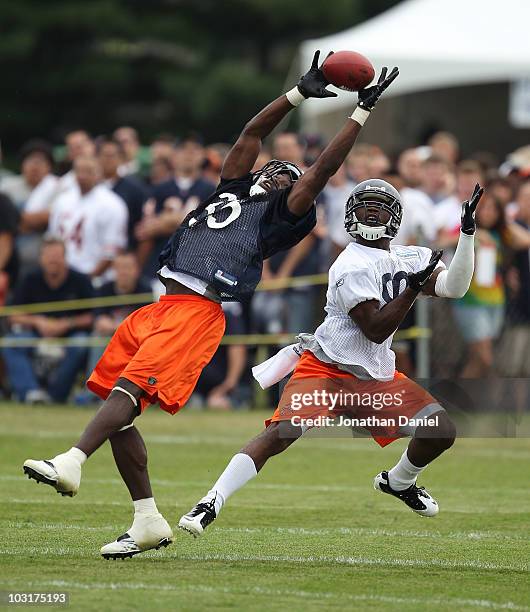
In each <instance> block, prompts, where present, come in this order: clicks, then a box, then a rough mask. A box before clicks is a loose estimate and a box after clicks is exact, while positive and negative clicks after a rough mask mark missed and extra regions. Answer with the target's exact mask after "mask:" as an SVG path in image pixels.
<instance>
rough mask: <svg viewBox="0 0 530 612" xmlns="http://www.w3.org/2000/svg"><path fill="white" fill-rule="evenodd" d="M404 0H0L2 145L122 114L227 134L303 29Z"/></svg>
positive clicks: (147, 128) (257, 100) (266, 89)
mask: <svg viewBox="0 0 530 612" xmlns="http://www.w3.org/2000/svg"><path fill="white" fill-rule="evenodd" d="M397 1H398V0H334V1H333V2H332V3H330V2H323V1H316V2H309V1H308V0H303V1H302V0H226V1H219V0H217V1H214V0H195V1H194V2H193V1H189V0H150V1H147V0H90V1H88V2H87V1H86V0H84V1H80V0H48V1H47V2H42V0H15V1H11V0H1V2H0V4H1V11H2V26H1V27H2V35H1V36H0V68H1V73H2V84H3V87H2V96H1V97H0V135H1V137H2V141H3V147H4V150H7V151H8V152H10V153H11V154H12V153H13V151H15V150H16V149H17V148H18V147H19V146H20V145H21V144H22V142H24V141H25V140H26V139H28V138H30V137H33V136H42V137H47V138H51V139H52V140H54V141H60V140H61V139H62V136H63V134H64V132H65V131H66V130H67V129H70V128H73V127H84V128H86V129H88V130H90V131H91V132H93V133H95V134H98V133H104V132H108V131H110V130H112V129H113V128H114V127H116V126H117V125H119V124H124V123H127V124H133V125H135V126H137V127H138V128H139V129H140V132H141V134H142V135H143V136H144V137H145V138H148V137H151V136H153V135H154V134H156V133H157V132H160V131H171V132H173V133H175V134H182V133H184V132H186V131H189V130H192V129H193V130H199V131H201V132H203V133H204V134H205V136H206V137H207V138H208V140H210V141H214V140H227V139H231V138H232V137H233V135H234V134H235V133H236V132H237V131H238V130H239V129H240V127H241V125H242V123H243V122H244V121H245V120H246V119H248V117H249V116H251V115H252V114H253V113H254V112H255V111H256V109H257V108H258V107H259V106H260V105H262V104H264V103H265V102H266V101H267V100H269V99H271V98H273V97H274V96H276V95H278V93H279V91H280V90H281V87H282V86H283V80H284V78H285V74H286V72H287V70H288V68H289V66H290V65H291V62H292V60H293V57H294V56H295V53H296V50H297V47H298V44H299V43H300V42H301V41H302V40H304V39H306V38H308V37H318V36H323V35H326V34H329V33H333V32H336V31H340V30H343V29H346V28H349V27H351V26H352V25H355V24H356V23H358V22H359V21H361V20H363V19H366V18H369V17H371V16H372V15H374V14H377V13H378V12H380V11H382V10H385V9H387V8H389V7H390V6H392V5H394V4H396V2H397Z"/></svg>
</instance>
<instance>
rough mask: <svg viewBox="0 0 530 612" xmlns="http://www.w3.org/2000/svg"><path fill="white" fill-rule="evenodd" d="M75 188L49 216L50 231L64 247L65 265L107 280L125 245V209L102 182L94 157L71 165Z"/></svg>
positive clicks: (78, 159)
mask: <svg viewBox="0 0 530 612" xmlns="http://www.w3.org/2000/svg"><path fill="white" fill-rule="evenodd" d="M74 173H75V179H76V183H77V186H78V188H77V189H70V190H68V191H66V192H65V193H63V194H61V195H60V196H59V198H58V199H57V201H56V203H55V205H54V207H53V210H52V214H51V217H50V226H49V229H50V232H51V233H53V234H55V235H57V236H59V237H60V238H61V239H62V240H63V241H64V244H65V247H66V259H67V262H68V265H69V266H70V267H71V268H73V269H74V270H76V271H78V272H82V273H84V274H88V275H90V276H91V277H92V278H93V279H98V280H99V279H100V277H101V279H103V280H107V279H109V278H110V274H111V270H109V268H110V266H111V264H112V260H113V259H114V257H115V255H116V254H117V253H118V252H119V251H120V250H121V249H124V248H125V246H126V244H127V207H126V205H125V204H124V202H123V200H122V199H121V198H120V197H119V196H117V195H116V194H115V193H113V192H112V191H111V190H110V189H109V188H108V187H107V186H106V185H102V184H99V183H100V180H101V173H100V167H99V164H98V162H97V159H96V158H95V157H78V158H77V159H76V160H75V162H74Z"/></svg>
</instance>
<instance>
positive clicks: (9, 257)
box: [0, 193, 20, 304]
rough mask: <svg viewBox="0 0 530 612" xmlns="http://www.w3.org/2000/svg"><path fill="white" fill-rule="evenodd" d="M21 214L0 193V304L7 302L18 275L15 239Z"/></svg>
mask: <svg viewBox="0 0 530 612" xmlns="http://www.w3.org/2000/svg"><path fill="white" fill-rule="evenodd" d="M19 218H20V213H19V212H18V210H17V209H16V208H15V206H14V205H13V203H12V202H11V200H10V199H9V198H8V197H7V196H6V195H5V194H3V193H0V304H3V303H4V302H5V300H6V296H7V292H8V291H9V288H10V287H13V286H14V285H15V283H16V280H17V275H18V254H17V248H16V243H15V238H16V235H17V231H18V222H19Z"/></svg>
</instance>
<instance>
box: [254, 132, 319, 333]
mask: <svg viewBox="0 0 530 612" xmlns="http://www.w3.org/2000/svg"><path fill="white" fill-rule="evenodd" d="M272 157H273V159H280V160H284V161H290V162H293V163H295V164H296V165H297V166H298V167H299V168H301V169H302V170H305V165H304V147H303V144H302V141H301V140H300V138H299V137H298V135H297V134H296V133H294V132H283V133H280V134H277V135H276V136H275V137H274V139H273V143H272ZM321 202H322V200H321V198H318V199H317V204H320V203H321ZM317 215H319V213H317ZM318 234H319V227H318V224H317V228H315V229H314V230H313V231H312V232H311V233H310V234H309V235H308V236H306V237H305V238H304V239H303V240H302V241H301V242H299V243H298V244H297V245H296V246H294V247H293V248H291V249H289V250H288V251H280V252H279V253H276V254H275V255H273V256H272V257H271V258H270V259H268V260H266V261H265V262H264V266H263V278H264V279H265V280H266V279H277V280H286V281H288V280H290V279H291V278H293V277H297V276H306V275H311V274H316V273H317V272H319V271H320V268H319V266H320V263H321V261H320V244H321V243H320V239H319V235H318ZM316 292H317V289H316V288H315V287H314V286H306V287H296V288H290V289H286V290H285V291H283V292H280V293H277V294H276V296H275V298H271V302H270V303H268V304H267V307H266V309H265V312H264V313H262V315H264V317H265V319H269V320H268V322H267V323H266V327H267V328H268V329H271V328H272V329H273V328H274V327H275V326H276V325H277V323H276V320H277V315H278V311H279V312H281V320H282V324H281V327H282V329H280V330H277V331H287V332H289V333H291V332H292V333H296V332H301V331H305V330H307V329H312V328H313V322H314V321H313V320H314V316H315V312H314V298H315V296H316ZM267 297H270V296H267ZM263 299H265V298H263V297H262V296H259V297H256V300H257V301H256V305H254V304H253V309H254V312H256V308H260V302H261V300H263ZM274 299H276V304H277V306H278V309H275V308H274V307H273V303H272V302H273V300H274ZM269 306H270V308H269Z"/></svg>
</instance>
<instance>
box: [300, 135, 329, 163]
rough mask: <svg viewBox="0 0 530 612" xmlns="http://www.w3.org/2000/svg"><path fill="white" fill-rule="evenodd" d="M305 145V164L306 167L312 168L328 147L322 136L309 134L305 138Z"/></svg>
mask: <svg viewBox="0 0 530 612" xmlns="http://www.w3.org/2000/svg"><path fill="white" fill-rule="evenodd" d="M305 145H306V146H305V154H304V162H305V165H306V166H311V165H312V164H314V163H315V161H316V160H317V158H318V156H319V155H320V154H321V153H322V151H323V150H324V147H325V146H326V145H325V142H324V139H323V138H322V136H321V135H320V134H308V135H307V136H306V137H305Z"/></svg>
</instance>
